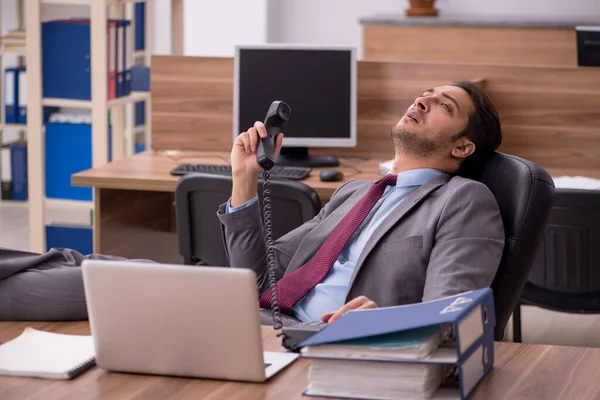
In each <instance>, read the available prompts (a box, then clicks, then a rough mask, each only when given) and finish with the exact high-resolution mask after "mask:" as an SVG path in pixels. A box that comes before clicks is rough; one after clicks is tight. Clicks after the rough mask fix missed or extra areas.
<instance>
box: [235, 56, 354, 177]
mask: <svg viewBox="0 0 600 400" xmlns="http://www.w3.org/2000/svg"><path fill="white" fill-rule="evenodd" d="M234 71H235V74H234V105H233V110H234V111H233V114H234V116H233V137H234V140H235V138H236V137H237V136H238V135H239V134H240V133H241V132H245V131H247V130H248V129H249V128H250V127H252V126H253V125H254V122H255V121H262V120H263V119H264V117H265V114H266V112H267V109H268V108H269V105H270V104H271V103H272V102H273V101H275V100H283V101H285V102H286V103H287V104H288V105H289V106H290V108H291V110H292V113H291V118H290V120H289V121H288V122H287V123H286V124H285V126H284V127H283V129H282V130H283V133H284V140H283V148H282V151H281V154H280V156H279V158H278V159H277V160H276V163H277V164H279V165H293V166H308V167H331V166H337V165H338V164H339V163H338V158H337V157H336V156H334V155H331V156H315V155H312V156H310V155H309V154H308V149H309V148H310V147H354V146H356V48H355V47H341V46H336V47H331V46H315V45H310V46H308V45H288V44H286V45H281V44H269V45H260V46H248V45H244V46H237V47H236V49H235V67H234Z"/></svg>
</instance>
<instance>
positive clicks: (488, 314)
mask: <svg viewBox="0 0 600 400" xmlns="http://www.w3.org/2000/svg"><path fill="white" fill-rule="evenodd" d="M495 324H496V314H495V310H494V297H493V293H492V290H491V289H489V288H485V289H480V290H474V291H471V292H466V293H461V294H459V295H456V296H451V297H446V298H443V299H439V300H435V301H429V302H424V303H417V304H410V305H405V306H398V307H385V308H378V309H371V310H355V311H350V312H348V313H346V314H345V315H343V316H342V317H341V318H340V319H339V320H338V321H336V322H335V323H334V324H332V325H329V326H327V327H326V328H325V329H323V330H322V331H320V332H319V333H317V334H315V335H313V336H311V337H310V338H308V339H307V340H305V341H304V342H302V343H300V346H301V347H314V346H320V345H327V344H336V343H337V344H339V343H340V342H346V341H349V340H358V339H363V340H365V339H369V338H373V337H374V336H379V335H386V334H393V333H397V332H405V331H410V330H415V329H420V328H426V327H436V326H437V327H440V328H445V329H448V330H449V331H451V332H452V338H453V339H452V346H451V347H450V349H449V348H448V347H444V348H442V347H440V349H438V352H435V353H433V354H432V355H431V356H430V357H428V358H421V359H416V360H414V359H410V360H409V359H406V360H394V361H384V362H406V363H435V364H445V365H449V366H451V367H454V368H455V369H456V379H457V382H458V387H457V388H441V390H442V391H444V394H449V395H450V398H452V397H453V396H452V394H454V397H456V398H460V399H466V398H467V396H468V395H469V393H471V391H472V390H473V389H474V388H475V387H476V386H477V384H478V383H479V382H480V381H481V379H483V377H484V376H485V374H487V372H489V371H490V369H491V368H492V366H493V364H494V326H495ZM449 353H450V356H448V354H449ZM303 357H305V358H310V357H307V356H306V355H305V350H303ZM319 358H333V357H323V355H321V356H320V357H319ZM370 361H377V360H370ZM348 362H352V361H350V360H349V361H348ZM377 362H382V361H377ZM453 390H454V392H452V391H453ZM305 394H307V395H311V393H310V392H306V393H305Z"/></svg>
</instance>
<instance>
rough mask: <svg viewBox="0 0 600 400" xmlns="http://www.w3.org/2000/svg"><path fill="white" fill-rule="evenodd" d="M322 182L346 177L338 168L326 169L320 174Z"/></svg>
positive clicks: (336, 180) (335, 180)
mask: <svg viewBox="0 0 600 400" xmlns="http://www.w3.org/2000/svg"><path fill="white" fill-rule="evenodd" d="M319 179H321V182H338V181H341V180H342V179H344V174H342V172H341V171H338V170H337V169H326V170H323V171H321V173H320V174H319Z"/></svg>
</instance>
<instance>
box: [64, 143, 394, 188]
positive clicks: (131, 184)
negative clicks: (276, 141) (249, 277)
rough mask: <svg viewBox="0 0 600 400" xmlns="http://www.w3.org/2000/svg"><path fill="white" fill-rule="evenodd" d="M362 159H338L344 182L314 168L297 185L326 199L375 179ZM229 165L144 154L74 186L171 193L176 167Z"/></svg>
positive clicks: (89, 173) (84, 175) (79, 178)
mask: <svg viewBox="0 0 600 400" xmlns="http://www.w3.org/2000/svg"><path fill="white" fill-rule="evenodd" d="M382 161H386V160H383V159H381V160H372V159H368V158H362V157H348V158H341V159H340V166H339V167H336V168H334V169H338V170H340V171H342V172H343V173H344V176H345V178H344V181H341V182H321V181H320V180H319V173H320V171H321V170H323V169H326V168H314V169H313V171H312V172H311V173H310V175H309V177H308V178H307V179H304V180H302V181H300V182H302V183H305V184H307V185H309V186H311V187H312V188H313V189H315V191H316V192H317V193H318V194H319V196H320V197H321V199H323V200H327V199H329V198H330V197H331V195H332V194H333V192H334V191H335V190H336V189H337V188H338V187H340V186H341V184H342V183H344V182H345V181H348V180H354V179H377V178H378V176H379V166H378V165H379V163H380V162H382ZM184 163H190V164H229V153H227V152H224V151H223V152H219V151H206V152H198V151H194V152H154V151H146V152H143V153H140V154H136V155H134V156H132V157H127V158H124V159H122V160H119V161H115V162H111V163H108V164H105V165H103V166H101V167H98V168H93V169H89V170H86V171H82V172H79V173H77V174H74V175H73V177H72V184H73V185H75V186H92V187H96V188H100V189H125V190H149V191H162V192H174V191H175V187H176V185H177V181H178V180H179V177H177V176H172V175H170V174H169V171H171V170H172V169H173V168H175V167H176V166H178V165H179V164H184Z"/></svg>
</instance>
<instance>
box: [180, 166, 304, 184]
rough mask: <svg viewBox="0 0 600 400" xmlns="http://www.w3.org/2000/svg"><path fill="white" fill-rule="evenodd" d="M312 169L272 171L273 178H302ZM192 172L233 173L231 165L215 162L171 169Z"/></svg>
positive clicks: (297, 179) (289, 168) (275, 168)
mask: <svg viewBox="0 0 600 400" xmlns="http://www.w3.org/2000/svg"><path fill="white" fill-rule="evenodd" d="M311 170H312V169H311V168H309V167H285V166H281V165H276V166H274V167H273V168H272V169H271V171H270V173H271V174H270V177H271V178H279V179H291V180H296V181H299V180H302V179H305V178H306V177H307V176H308V174H310V171H311ZM192 172H204V173H208V174H216V175H231V165H215V164H181V165H178V166H177V167H175V168H174V169H172V170H171V175H175V176H180V175H185V174H190V173H192Z"/></svg>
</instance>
